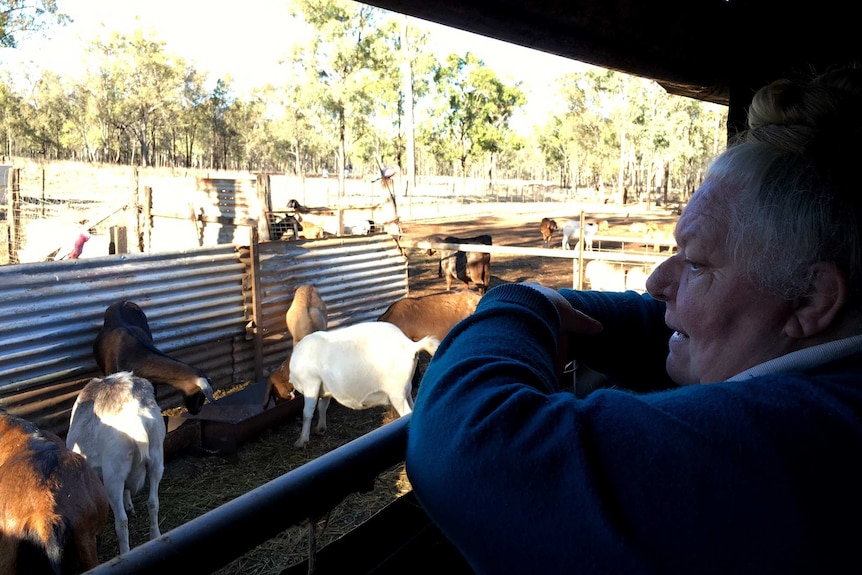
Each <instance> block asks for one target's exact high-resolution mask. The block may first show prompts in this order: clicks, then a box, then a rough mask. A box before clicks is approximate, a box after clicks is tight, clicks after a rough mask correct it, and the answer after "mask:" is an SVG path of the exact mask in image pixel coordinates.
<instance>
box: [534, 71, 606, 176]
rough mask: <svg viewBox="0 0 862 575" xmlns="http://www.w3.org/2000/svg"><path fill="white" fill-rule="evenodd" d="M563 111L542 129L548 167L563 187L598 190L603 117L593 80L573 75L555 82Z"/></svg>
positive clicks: (551, 118)
mask: <svg viewBox="0 0 862 575" xmlns="http://www.w3.org/2000/svg"><path fill="white" fill-rule="evenodd" d="M557 89H558V91H559V94H560V97H561V100H562V102H563V108H562V110H561V112H560V113H559V114H553V115H552V116H551V117H550V118H549V120H548V122H547V123H546V124H545V125H544V127H542V129H541V132H540V135H539V146H540V148H541V150H542V152H543V153H544V156H545V160H546V163H547V165H548V166H549V167H550V168H552V169H553V171H554V172H556V173H557V174H558V175H559V178H560V183H561V185H562V186H563V187H571V188H572V190H573V191H574V190H576V189H577V188H578V187H579V186H581V185H587V186H589V187H591V188H594V189H595V188H599V187H600V186H601V183H602V174H601V167H602V164H603V163H604V154H603V153H602V152H601V150H602V149H603V148H604V143H603V140H604V137H603V134H604V133H605V132H606V129H604V128H603V125H604V124H606V122H607V119H606V118H605V117H604V114H603V111H602V106H601V104H600V103H599V97H598V95H597V94H596V92H595V90H594V88H593V80H592V76H590V75H589V74H588V73H587V72H576V73H572V74H567V75H565V76H562V77H561V78H560V79H559V80H558V81H557Z"/></svg>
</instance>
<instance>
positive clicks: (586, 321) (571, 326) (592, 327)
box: [524, 283, 602, 382]
mask: <svg viewBox="0 0 862 575" xmlns="http://www.w3.org/2000/svg"><path fill="white" fill-rule="evenodd" d="M524 285H526V286H527V287H530V288H532V289H534V290H536V291H538V292H540V293H541V294H542V295H544V296H545V297H546V298H548V300H550V302H551V303H553V304H554V306H555V307H556V308H557V313H559V314H560V338H559V340H558V341H557V360H556V365H555V373H556V374H557V381H559V382H563V381H564V375H565V368H566V365H568V363H569V357H568V350H569V334H591V333H599V332H600V331H602V324H601V322H599V321H598V320H596V319H593V318H591V317H590V316H588V315H587V314H585V313H583V312H580V311H578V310H576V309H575V308H573V307H572V305H571V304H570V303H569V302H568V300H567V299H566V298H564V297H563V296H562V295H561V294H560V293H559V292H558V291H557V290H555V289H552V288H549V287H546V286H543V285H541V284H537V283H525V284H524Z"/></svg>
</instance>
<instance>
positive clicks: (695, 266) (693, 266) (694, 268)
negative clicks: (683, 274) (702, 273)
mask: <svg viewBox="0 0 862 575" xmlns="http://www.w3.org/2000/svg"><path fill="white" fill-rule="evenodd" d="M685 263H686V264H688V267H689V269H691V271H693V272H696V271H699V270H700V268H701V265H700V264H699V263H697V262H696V261H693V260H690V259H688V258H686V259H685Z"/></svg>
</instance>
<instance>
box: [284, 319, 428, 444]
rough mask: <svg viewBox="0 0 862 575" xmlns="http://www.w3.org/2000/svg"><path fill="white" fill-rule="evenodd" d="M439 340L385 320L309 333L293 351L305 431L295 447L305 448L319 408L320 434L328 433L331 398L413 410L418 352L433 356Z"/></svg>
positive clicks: (345, 403)
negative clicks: (416, 337)
mask: <svg viewBox="0 0 862 575" xmlns="http://www.w3.org/2000/svg"><path fill="white" fill-rule="evenodd" d="M439 343H440V342H439V341H438V340H437V338H435V337H433V336H426V337H423V338H422V339H420V340H419V341H413V340H411V339H410V338H409V337H407V336H406V335H404V332H402V331H401V329H400V328H399V327H398V326H396V325H394V324H391V323H389V322H385V321H368V322H362V323H356V324H353V325H349V326H346V327H340V328H337V329H332V330H328V331H316V332H314V333H310V334H308V335H307V336H305V337H304V338H302V341H300V342H299V343H298V344H296V346H295V347H294V348H293V353H292V354H291V356H290V381H291V383H292V384H293V386H294V388H295V389H296V391H298V392H300V393H301V394H302V396H303V398H304V399H303V401H304V405H303V409H302V432H301V433H300V436H299V439H298V440H297V441H296V443H295V444H294V445H295V446H296V447H304V446H305V445H306V444H307V443H308V440H309V436H310V433H311V418H312V416H313V415H314V408H315V406H316V407H317V415H318V420H317V432H318V433H323V432H324V431H326V410H327V408H328V407H329V402H330V400H331V399H333V398H334V399H335V401H337V402H338V403H340V404H341V405H343V406H345V407H348V408H350V409H367V408H369V407H374V406H379V405H391V406H392V407H394V408H395V411H397V412H398V415H399V416H404V415H406V414H408V413H411V412H412V411H413V372H414V371H415V370H416V364H417V361H418V354H419V352H420V351H426V352H427V353H429V354H431V355H433V354H434V352H435V351H437V346H438V345H439Z"/></svg>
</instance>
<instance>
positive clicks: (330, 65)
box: [293, 0, 398, 202]
mask: <svg viewBox="0 0 862 575" xmlns="http://www.w3.org/2000/svg"><path fill="white" fill-rule="evenodd" d="M293 7H294V13H295V14H301V15H302V16H303V17H304V19H305V21H306V22H307V23H308V24H309V25H311V26H312V27H313V28H314V30H315V33H314V34H312V35H311V39H310V40H309V42H308V44H307V45H306V46H304V47H303V48H302V49H301V50H297V51H295V52H294V55H293V63H294V64H295V65H298V66H300V67H301V68H302V69H304V70H305V73H306V74H307V81H308V86H309V89H310V90H312V98H313V99H314V100H315V101H316V102H317V103H318V104H319V105H320V106H321V109H322V110H323V111H324V113H325V114H326V118H325V119H326V121H325V123H324V126H325V128H326V129H327V130H328V131H329V132H330V134H331V135H332V138H333V140H334V141H335V142H336V143H337V144H336V146H334V150H333V151H334V152H335V160H336V171H337V173H338V182H339V194H338V195H339V202H340V198H341V196H342V195H343V193H344V168H345V165H346V160H347V158H348V157H349V154H350V150H349V147H350V146H351V144H352V143H354V142H356V140H358V139H359V138H362V137H363V136H365V135H367V134H368V133H369V131H371V130H373V129H375V128H377V127H378V126H377V125H375V124H374V123H372V122H371V121H370V120H371V118H372V117H373V116H375V114H376V113H377V112H378V110H379V109H380V107H381V106H382V105H384V104H385V103H386V102H385V101H382V100H381V99H385V98H390V97H392V95H393V94H394V93H395V92H393V91H392V90H387V85H388V84H390V83H392V82H397V81H398V78H397V68H396V66H395V60H394V50H393V49H392V48H393V46H394V37H395V32H396V30H395V21H394V19H392V18H391V17H389V16H388V14H387V13H386V12H384V11H382V10H380V9H378V8H373V7H371V6H368V5H365V4H360V3H357V2H352V1H350V0H293ZM394 72H396V73H395V75H394V78H393V73H394Z"/></svg>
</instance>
